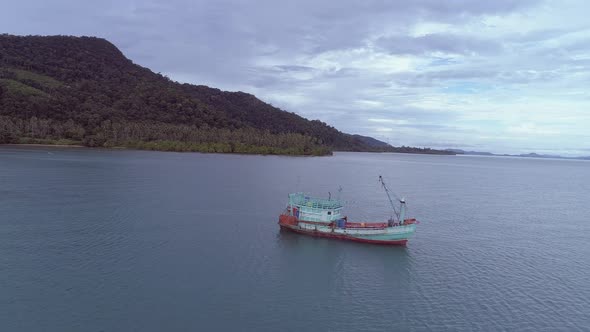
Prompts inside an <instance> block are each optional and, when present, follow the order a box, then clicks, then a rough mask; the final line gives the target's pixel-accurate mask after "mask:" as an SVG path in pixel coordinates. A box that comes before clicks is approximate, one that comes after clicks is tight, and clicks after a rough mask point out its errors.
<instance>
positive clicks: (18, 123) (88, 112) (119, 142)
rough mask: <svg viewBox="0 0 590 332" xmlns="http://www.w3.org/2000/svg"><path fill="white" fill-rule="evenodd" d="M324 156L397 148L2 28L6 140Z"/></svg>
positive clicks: (84, 40) (89, 47)
mask: <svg viewBox="0 0 590 332" xmlns="http://www.w3.org/2000/svg"><path fill="white" fill-rule="evenodd" d="M2 143H4V144H6V143H13V144H14V143H16V144H60V145H83V146H88V147H127V148H135V149H150V150H163V151H198V152H220V153H255V154H284V155H326V154H331V153H332V151H334V150H336V151H373V152H407V153H429V154H454V153H453V152H450V151H442V150H433V149H428V148H413V147H393V146H391V145H389V144H387V143H384V142H381V141H379V140H376V139H374V138H371V137H365V136H359V135H349V134H346V133H342V132H340V131H338V130H337V129H335V128H333V127H331V126H329V125H327V124H325V123H323V122H321V121H319V120H312V121H310V120H307V119H305V118H303V117H301V116H299V115H296V114H295V113H290V112H286V111H283V110H280V109H278V108H276V107H273V106H272V105H269V104H267V103H264V102H262V101H261V100H259V99H258V98H256V97H255V96H253V95H251V94H247V93H244V92H226V91H221V90H218V89H215V88H210V87H207V86H202V85H191V84H180V83H178V82H174V81H172V80H170V79H169V78H167V77H166V76H164V75H161V74H156V73H153V72H152V71H150V70H149V69H147V68H144V67H141V66H139V65H136V64H134V63H133V62H132V61H131V60H129V59H127V58H126V57H125V56H124V55H123V53H121V51H119V50H118V49H117V48H116V47H115V46H114V45H113V44H111V43H110V42H108V41H106V40H104V39H101V38H95V37H70V36H14V35H7V34H2V35H0V144H2Z"/></svg>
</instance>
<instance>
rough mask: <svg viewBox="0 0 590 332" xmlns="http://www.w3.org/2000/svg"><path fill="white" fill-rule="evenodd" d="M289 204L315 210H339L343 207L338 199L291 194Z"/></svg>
mask: <svg viewBox="0 0 590 332" xmlns="http://www.w3.org/2000/svg"><path fill="white" fill-rule="evenodd" d="M289 204H291V205H299V206H304V207H309V208H314V209H338V208H341V207H342V202H340V201H339V200H337V199H327V198H318V197H311V196H308V195H305V194H304V193H294V194H289Z"/></svg>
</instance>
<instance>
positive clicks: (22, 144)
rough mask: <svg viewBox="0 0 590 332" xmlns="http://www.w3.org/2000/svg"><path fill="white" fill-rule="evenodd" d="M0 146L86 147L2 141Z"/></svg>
mask: <svg viewBox="0 0 590 332" xmlns="http://www.w3.org/2000/svg"><path fill="white" fill-rule="evenodd" d="M0 146H32V147H50V148H51V147H57V148H88V146H84V145H79V144H41V143H2V144H0Z"/></svg>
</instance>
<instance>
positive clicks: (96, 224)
mask: <svg viewBox="0 0 590 332" xmlns="http://www.w3.org/2000/svg"><path fill="white" fill-rule="evenodd" d="M378 175H383V176H384V178H385V179H386V180H387V182H388V183H389V185H390V187H391V189H392V190H393V191H394V192H396V193H398V194H399V195H403V196H405V197H406V199H407V201H408V205H409V214H410V216H413V217H416V218H418V219H419V220H420V221H421V224H420V225H419V228H418V231H417V233H416V236H415V237H414V238H412V239H411V240H410V242H409V244H408V246H407V247H406V248H402V247H386V246H375V245H366V244H356V243H348V242H341V241H336V240H329V239H317V238H311V237H306V236H302V235H296V234H291V233H285V232H281V231H279V227H278V225H277V218H278V215H279V213H280V212H281V210H282V209H283V208H284V206H285V202H286V197H287V194H288V193H289V192H293V191H307V192H310V193H316V194H321V195H328V192H331V194H332V195H333V196H336V195H337V191H338V188H339V187H340V186H342V188H343V191H342V194H341V195H342V199H344V200H346V201H347V202H348V215H349V217H350V218H351V219H356V220H383V219H384V218H387V217H388V213H389V212H388V208H387V207H388V202H387V200H386V197H385V195H384V193H383V191H382V189H381V188H380V187H379V184H378V182H377V177H378ZM589 199H590V163H589V162H584V161H569V160H539V159H519V158H490V157H465V156H425V155H405V154H368V153H337V154H336V155H335V156H333V157H319V158H291V157H272V156H266V157H265V156H238V155H208V154H192V153H186V154H179V153H161V152H141V151H112V150H110V151H109V150H91V149H58V148H23V147H0V329H1V330H2V331H76V330H78V331H247V330H248V331H359V330H363V331H392V330H404V331H405V330H408V331H409V330H416V331H422V330H424V331H426V330H482V331H483V330H485V331H490V330H494V331H501V330H511V331H512V330H523V331H524V330H529V331H543V330H544V331H557V330H564V331H565V330H567V331H570V330H571V331H574V330H580V331H582V330H584V331H588V330H590V237H589V236H590V220H589V216H590V202H589Z"/></svg>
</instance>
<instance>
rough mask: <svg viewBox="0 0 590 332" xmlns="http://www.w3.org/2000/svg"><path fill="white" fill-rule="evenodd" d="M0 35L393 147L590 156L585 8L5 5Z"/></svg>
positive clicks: (522, 0)
mask: <svg viewBox="0 0 590 332" xmlns="http://www.w3.org/2000/svg"><path fill="white" fill-rule="evenodd" d="M1 8H2V9H1V10H0V32H3V33H11V34H39V35H48V34H65V35H92V36H99V37H104V38H107V39H108V40H109V41H111V42H113V43H114V44H115V45H116V46H118V47H119V48H120V49H121V50H122V51H123V52H124V53H125V54H126V56H127V57H129V58H130V59H131V60H133V61H134V62H135V63H137V64H140V65H142V66H145V67H148V68H150V69H152V70H153V71H155V72H161V73H163V74H166V75H168V76H169V77H170V78H172V79H174V80H177V81H180V82H189V83H195V84H205V85H210V86H213V87H217V88H220V89H224V90H232V91H235V90H241V91H245V92H249V93H253V94H255V95H256V96H258V97H259V98H261V99H262V100H264V101H266V102H270V103H272V104H273V105H275V106H278V107H280V108H282V109H284V110H287V111H291V112H296V113H298V114H300V115H302V116H304V117H307V118H309V119H320V120H322V121H324V122H327V123H328V124H330V125H332V126H334V127H336V128H338V129H340V130H342V131H345V132H348V133H357V134H362V135H369V136H373V137H375V138H378V139H381V140H384V141H387V142H389V143H391V144H393V145H412V146H429V147H434V148H447V147H455V148H462V149H467V150H479V151H482V150H483V151H492V152H502V153H503V152H507V153H520V152H532V151H536V152H541V153H560V154H575V155H590V107H589V106H590V19H589V18H588V15H589V13H590V3H589V2H587V1H583V0H580V1H568V0H565V1H537V0H514V1H512V0H494V1H465V0H445V1H441V0H421V1H420V0H414V1H410V0H408V1H391V0H389V1H387V0H382V1H371V0H357V1H344V0H333V1H319V0H298V1H279V0H269V1H266V0H264V1H254V0H252V1H225V0H216V1H214V0H211V1H190V0H167V1H152V0H141V1H129V0H116V1H115V0H114V1H81V0H78V1H65V0H56V1H44V0H37V1H31V0H19V1H5V3H4V4H2V6H1Z"/></svg>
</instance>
